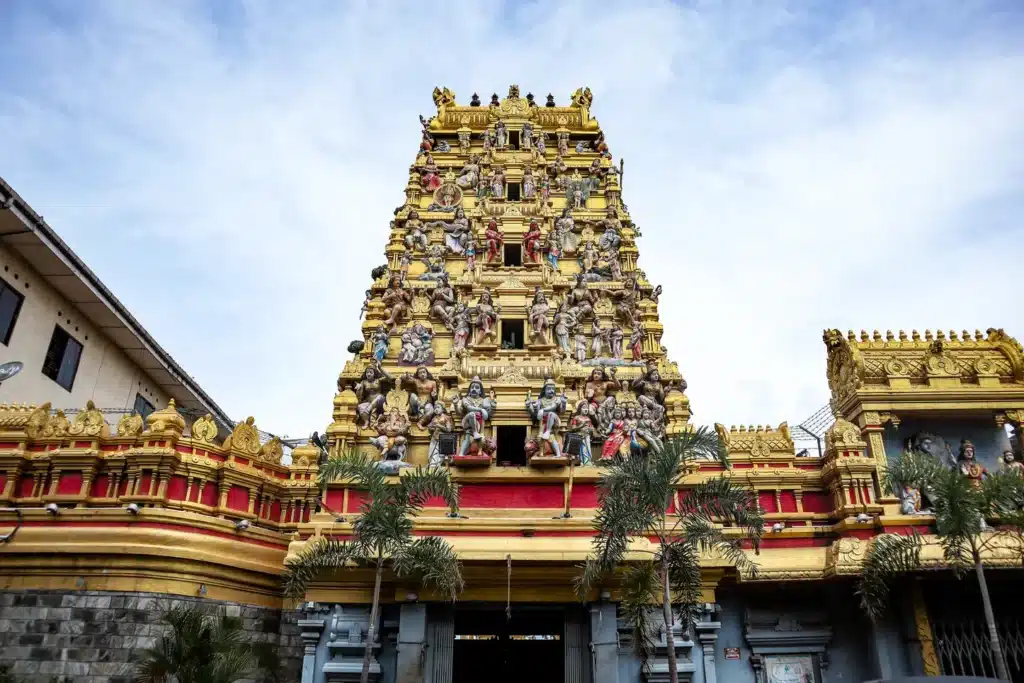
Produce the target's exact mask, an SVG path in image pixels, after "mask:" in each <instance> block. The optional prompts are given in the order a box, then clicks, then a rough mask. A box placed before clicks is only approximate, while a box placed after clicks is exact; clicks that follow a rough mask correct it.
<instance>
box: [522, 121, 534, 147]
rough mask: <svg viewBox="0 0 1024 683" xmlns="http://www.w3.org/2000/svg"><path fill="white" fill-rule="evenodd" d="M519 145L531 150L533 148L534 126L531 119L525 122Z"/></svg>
mask: <svg viewBox="0 0 1024 683" xmlns="http://www.w3.org/2000/svg"><path fill="white" fill-rule="evenodd" d="M519 141H520V144H519V146H520V147H521V148H522V149H523V150H525V151H527V152H528V151H530V150H531V149H532V148H533V126H532V125H531V124H530V122H529V121H527V122H526V123H524V124H523V132H522V133H521V134H520V135H519Z"/></svg>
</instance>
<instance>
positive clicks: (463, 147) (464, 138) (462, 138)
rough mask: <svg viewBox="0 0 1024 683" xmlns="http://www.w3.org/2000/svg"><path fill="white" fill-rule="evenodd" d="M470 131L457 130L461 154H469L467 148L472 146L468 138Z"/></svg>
mask: <svg viewBox="0 0 1024 683" xmlns="http://www.w3.org/2000/svg"><path fill="white" fill-rule="evenodd" d="M470 135H471V133H470V131H468V130H460V131H459V152H460V153H461V154H469V150H470V149H471V148H472V145H473V142H472V140H471V139H470Z"/></svg>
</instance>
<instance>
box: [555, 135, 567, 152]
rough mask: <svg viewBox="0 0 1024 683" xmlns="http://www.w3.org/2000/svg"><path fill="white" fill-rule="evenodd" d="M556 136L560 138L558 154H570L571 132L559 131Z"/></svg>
mask: <svg viewBox="0 0 1024 683" xmlns="http://www.w3.org/2000/svg"><path fill="white" fill-rule="evenodd" d="M555 137H556V138H557V140H558V154H559V155H560V156H568V155H569V133H568V132H559V133H556V134H555Z"/></svg>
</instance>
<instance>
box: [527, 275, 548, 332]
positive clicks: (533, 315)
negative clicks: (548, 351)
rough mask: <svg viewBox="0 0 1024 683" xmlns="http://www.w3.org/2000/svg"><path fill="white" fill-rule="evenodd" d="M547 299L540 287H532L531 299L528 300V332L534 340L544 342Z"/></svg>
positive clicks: (546, 324) (546, 328) (546, 325)
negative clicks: (530, 300)
mask: <svg viewBox="0 0 1024 683" xmlns="http://www.w3.org/2000/svg"><path fill="white" fill-rule="evenodd" d="M549 310H551V306H550V305H548V299H547V297H546V296H544V292H542V291H541V289H540V287H534V290H533V301H532V302H530V311H529V313H530V332H531V335H532V336H533V339H534V341H536V342H538V343H541V344H543V343H546V342H547V339H548V311H549Z"/></svg>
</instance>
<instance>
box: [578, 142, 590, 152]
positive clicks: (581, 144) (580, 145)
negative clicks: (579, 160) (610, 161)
mask: <svg viewBox="0 0 1024 683" xmlns="http://www.w3.org/2000/svg"><path fill="white" fill-rule="evenodd" d="M589 150H590V145H588V144H587V143H586V142H584V141H583V140H580V141H579V142H577V143H576V153H577V154H583V153H584V152H587V151H589Z"/></svg>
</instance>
